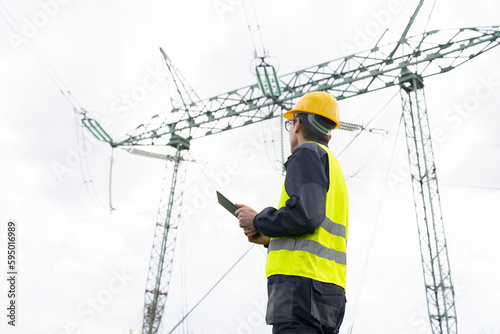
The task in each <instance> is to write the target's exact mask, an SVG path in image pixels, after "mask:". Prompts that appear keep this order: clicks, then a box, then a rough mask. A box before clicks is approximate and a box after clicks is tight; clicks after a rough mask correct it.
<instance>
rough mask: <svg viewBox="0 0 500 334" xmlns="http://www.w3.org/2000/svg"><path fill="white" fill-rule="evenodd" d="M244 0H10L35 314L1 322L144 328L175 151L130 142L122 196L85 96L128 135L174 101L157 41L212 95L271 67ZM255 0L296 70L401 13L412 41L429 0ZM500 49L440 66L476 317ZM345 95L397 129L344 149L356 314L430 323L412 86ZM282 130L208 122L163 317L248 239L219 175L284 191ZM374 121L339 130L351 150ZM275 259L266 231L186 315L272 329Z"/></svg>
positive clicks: (92, 329) (449, 192)
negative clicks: (168, 155) (222, 127)
mask: <svg viewBox="0 0 500 334" xmlns="http://www.w3.org/2000/svg"><path fill="white" fill-rule="evenodd" d="M246 3H247V5H248V6H247V7H248V10H247V14H248V15H247V16H249V17H250V18H251V20H253V17H254V16H253V9H252V7H251V2H250V1H247V2H246ZM243 4H244V3H243V1H237V0H231V1H230V0H207V1H201V0H196V1H195V0H185V1H158V0H145V1H141V2H138V1H117V0H110V1H95V0H93V1H79V0H64V1H63V0H40V1H32V0H29V1H22V2H21V1H14V0H3V1H1V3H0V14H1V18H0V57H1V59H0V110H1V112H0V127H1V128H0V244H1V246H0V249H1V252H2V253H3V254H5V252H6V232H7V222H8V221H9V220H11V219H13V220H15V221H16V222H17V225H18V248H19V254H18V271H19V276H18V285H17V292H18V299H17V302H18V310H17V323H18V326H17V327H16V328H15V329H13V328H12V327H11V326H7V324H6V323H7V318H6V316H5V315H6V311H3V313H4V314H5V315H3V314H2V315H1V316H0V319H2V320H1V321H0V331H1V332H2V333H4V332H7V333H30V334H32V333H41V334H49V333H53V334H56V333H57V334H59V333H110V334H114V333H117V334H118V333H125V332H127V333H128V331H129V330H135V333H138V331H139V329H140V327H141V323H142V312H143V303H144V289H145V285H146V277H147V270H148V265H149V258H150V252H151V246H152V240H153V227H154V223H155V219H156V212H157V209H158V205H159V198H160V191H161V185H162V180H163V173H164V162H162V161H160V160H154V159H149V158H144V157H139V156H135V155H131V154H129V153H128V152H126V151H124V150H122V149H119V148H118V149H115V150H114V160H113V175H112V182H111V202H112V205H113V207H114V208H115V209H116V210H114V211H113V212H110V192H109V189H110V157H111V148H110V147H109V145H107V144H106V143H99V142H97V141H95V140H93V139H92V136H91V135H90V134H89V133H85V138H84V139H83V140H80V143H85V146H84V147H83V151H85V152H86V153H87V154H86V157H87V159H84V158H83V157H81V156H79V155H78V153H77V152H78V149H77V148H78V145H79V144H78V141H77V136H76V134H77V126H75V125H76V122H75V113H74V110H73V108H74V106H75V105H77V106H82V107H83V108H85V109H86V110H87V111H88V112H89V114H88V115H89V116H90V117H92V118H95V119H99V120H101V123H103V124H106V127H107V129H108V132H109V134H110V136H111V137H112V138H113V139H118V138H121V137H123V136H124V135H125V134H127V133H128V132H130V131H131V130H132V129H134V128H135V127H136V126H137V125H139V124H141V123H143V122H147V121H148V119H149V118H150V117H151V116H152V115H155V114H157V113H159V112H167V111H169V110H170V100H169V92H168V87H167V84H166V79H165V75H164V73H165V67H164V64H163V61H162V57H161V54H160V52H159V47H163V48H164V49H165V51H166V52H167V53H168V54H169V56H170V57H171V59H172V61H173V62H174V63H175V64H176V66H177V68H178V69H179V70H180V72H181V73H182V74H183V75H184V77H185V78H186V80H187V81H188V82H189V83H190V84H191V85H192V87H193V88H194V90H195V91H196V93H197V94H198V96H200V97H201V98H208V97H211V96H214V95H217V94H220V93H224V92H226V91H229V90H233V89H236V88H239V87H243V86H246V85H250V84H253V83H255V82H256V78H255V76H254V75H253V74H252V68H251V62H252V57H253V56H252V48H253V47H252V40H251V38H250V34H249V32H248V29H247V27H246V20H245V16H246V15H245V9H244V6H243ZM254 4H255V12H256V13H257V18H258V21H259V23H260V26H261V31H262V36H263V40H264V43H265V46H266V48H267V49H268V51H269V53H270V55H271V56H273V57H275V58H273V60H272V61H273V62H274V64H276V65H277V67H278V70H279V74H286V73H289V72H292V71H295V70H297V69H301V68H304V67H308V66H312V65H315V64H318V63H321V62H325V61H328V60H333V59H336V58H339V57H342V56H345V55H347V54H348V52H350V53H352V52H357V51H362V50H364V49H369V48H371V47H372V46H373V45H374V44H375V43H376V42H377V40H378V39H379V37H380V36H381V35H382V33H383V32H384V30H385V29H386V28H389V27H390V31H389V32H388V33H386V35H385V36H384V39H383V41H384V42H385V43H388V42H391V41H394V40H395V39H397V38H398V37H399V35H400V34H401V33H402V31H403V29H404V26H405V24H406V22H407V21H408V20H409V17H410V16H411V13H412V11H413V10H414V8H415V7H416V4H417V1H408V0H399V1H398V0H387V1H380V0H377V1H364V2H361V1H326V0H313V1H307V2H306V1H284V0H276V1H263V0H254ZM499 12H500V4H499V3H498V1H494V0H478V1H473V2H472V1H465V0H459V1H452V0H446V1H437V2H436V4H435V7H434V11H433V14H432V17H431V20H430V22H429V25H428V29H449V28H459V27H474V26H491V25H496V24H500V22H499V17H498V13H499ZM425 22H426V20H425V18H424V19H422V20H421V21H419V22H418V24H419V25H420V26H419V27H421V26H423V25H425ZM418 29H421V28H418ZM418 29H417V30H416V31H414V33H421V32H422V31H421V30H420V31H418ZM499 57H500V48H494V49H493V50H491V51H489V52H487V53H485V54H483V55H481V56H480V57H478V58H476V59H473V60H472V61H470V62H468V63H466V64H464V65H462V66H460V67H458V68H456V69H454V70H453V71H451V72H449V73H446V74H443V75H439V76H434V77H431V78H428V79H426V80H425V85H426V86H425V94H426V102H427V107H428V112H429V120H430V125H431V127H432V129H433V131H436V133H437V134H438V136H436V138H434V154H435V162H436V168H437V174H438V179H439V185H440V188H439V190H440V196H441V202H442V211H443V218H444V225H445V232H446V238H447V243H448V251H449V261H450V265H451V272H452V279H453V283H454V286H455V294H456V298H455V300H456V310H457V315H458V329H459V332H461V333H477V334H486V333H500V322H499V320H498V312H499V311H500V309H499V301H500V290H499V289H498V282H499V281H500V266H499V263H500V244H499V243H498V238H499V236H500V227H499V226H500V225H499V223H500V218H499V217H500V206H499V205H498V203H500V179H499V172H500V155H499V153H500V132H499V131H498V129H497V125H498V124H500V113H499V111H500V69H499V67H498V59H499ZM61 89H62V90H63V91H64V92H65V94H64V95H63V94H62V93H61V92H60V90H61ZM68 91H69V92H71V95H70V94H69V93H68ZM70 96H71V97H72V98H69V97H70ZM75 99H76V102H75ZM69 100H71V101H73V104H72V103H70V102H69ZM340 110H341V119H342V120H344V121H347V122H352V123H357V124H367V123H368V122H370V121H372V122H371V123H370V124H369V127H370V128H377V129H382V130H384V131H375V132H372V133H370V132H364V133H362V134H361V135H359V136H358V137H357V139H356V140H355V141H354V142H353V144H352V145H350V146H349V147H348V148H347V149H346V150H345V151H344V152H343V153H342V154H340V156H339V160H340V163H341V164H342V166H343V168H344V173H345V175H346V178H348V180H347V185H348V189H349V193H350V202H351V208H350V230H349V249H348V258H349V267H348V283H347V284H348V287H347V299H348V304H347V305H348V307H347V313H346V316H345V320H344V325H343V327H342V330H341V333H348V329H349V328H352V333H355V334H363V333H370V334H378V333H396V334H417V333H430V327H429V324H428V320H427V310H426V299H425V289H424V283H423V275H422V269H421V261H420V252H419V244H418V235H417V224H416V220H415V213H414V206H413V195H412V189H411V183H410V178H409V174H408V163H407V149H406V141H405V136H404V129H403V128H402V127H401V128H399V132H398V124H399V120H400V116H401V101H400V96H399V92H398V89H397V88H396V87H393V88H390V89H386V90H382V91H379V92H375V93H370V94H365V95H363V96H359V97H356V98H352V99H347V100H343V101H341V102H340ZM280 133H281V132H280V124H279V120H278V119H275V120H273V121H270V122H265V123H260V124H255V125H252V126H249V127H246V128H241V129H237V130H232V131H230V132H225V133H222V134H218V135H214V136H210V137H206V138H203V139H197V140H195V141H193V142H192V146H191V150H190V154H191V158H192V159H194V160H196V162H189V163H187V174H186V183H185V193H184V205H183V216H182V217H183V218H182V219H181V224H180V228H179V233H178V239H177V247H176V253H175V259H174V265H173V271H172V277H171V285H170V290H169V296H168V299H167V303H166V308H165V314H164V316H163V331H164V332H165V333H167V332H168V331H169V330H170V329H171V328H172V327H173V326H174V325H175V324H177V323H178V321H179V320H180V319H181V318H182V316H183V314H184V313H185V312H186V310H189V309H191V307H192V306H193V305H195V304H196V303H197V302H198V301H199V300H200V298H201V297H202V296H203V295H204V294H205V293H206V292H207V291H208V290H209V289H210V288H211V287H212V286H213V285H214V284H215V282H217V281H218V280H219V279H220V278H221V277H222V275H223V274H224V273H225V272H226V271H227V270H228V269H229V268H230V267H231V266H232V265H233V264H234V263H235V262H236V261H237V260H238V259H239V258H240V257H241V256H242V255H243V253H244V252H245V251H247V250H248V248H249V247H250V244H248V243H247V241H246V238H245V237H244V235H243V234H242V233H241V231H240V230H239V228H238V227H237V222H236V221H235V219H234V218H232V216H231V215H229V214H228V213H227V212H225V211H224V210H223V209H222V208H221V207H220V206H219V205H218V204H217V202H216V198H215V195H214V194H213V193H212V189H213V188H218V189H219V190H221V191H222V192H223V193H225V194H226V195H227V196H228V197H229V198H230V199H232V200H234V201H236V202H242V203H245V204H247V205H250V206H252V207H254V208H255V209H257V210H260V209H262V208H264V207H266V206H273V205H276V204H277V201H278V197H279V193H280V190H281V185H282V182H283V175H282V173H281V171H280V170H279V167H278V166H279V164H280V161H281V140H280ZM356 134H357V133H347V132H343V131H340V130H338V131H335V133H334V136H333V139H332V141H331V142H330V147H331V148H332V150H333V152H334V153H336V154H339V153H341V152H342V151H343V148H344V147H345V146H346V145H347V144H348V143H349V142H350V141H351V140H352V139H353V138H354V136H355V135H356ZM155 150H156V152H163V153H165V150H164V149H162V148H155ZM284 151H285V156H286V155H287V154H288V152H289V148H288V142H287V139H286V138H285V141H284ZM393 152H394V153H393ZM391 157H392V159H391ZM82 166H88V170H89V171H90V176H88V175H86V174H84V176H82ZM84 170H87V169H86V168H85V169H84ZM169 173H171V172H170V171H167V175H168V176H169V175H170V174H169ZM351 176H352V177H351ZM84 181H87V182H84ZM90 181H91V182H90ZM0 259H1V261H2V262H3V263H2V264H0V267H1V268H6V263H5V261H6V255H1V256H0ZM264 265H265V250H264V248H262V247H258V246H255V247H253V248H252V249H251V250H250V251H249V253H248V254H247V255H246V256H245V257H244V258H243V259H242V260H241V261H240V262H239V263H238V264H237V266H235V268H234V269H233V270H232V271H231V273H230V274H228V275H227V276H226V277H225V278H224V280H223V281H222V282H221V284H220V285H219V286H217V287H216V288H215V289H214V290H213V291H212V292H211V293H210V294H209V295H208V296H207V298H206V299H205V300H204V301H203V302H202V303H201V304H200V305H199V306H198V308H196V309H195V310H194V311H193V312H192V313H191V315H190V316H189V317H188V319H187V321H186V322H185V323H184V325H183V326H179V327H178V329H177V330H176V332H175V333H194V334H197V333H214V334H221V333H222V334H233V333H271V328H270V327H269V326H266V325H265V323H264V312H265V302H266V299H267V295H266V278H265V275H264ZM2 272H3V274H1V277H2V279H1V280H0V303H1V304H2V309H4V310H5V307H6V305H7V304H6V303H7V298H6V295H7V284H6V280H5V279H4V278H3V277H4V276H6V275H7V274H6V269H5V270H4V269H2ZM183 312H184V313H183Z"/></svg>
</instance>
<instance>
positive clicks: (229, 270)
mask: <svg viewBox="0 0 500 334" xmlns="http://www.w3.org/2000/svg"><path fill="white" fill-rule="evenodd" d="M253 246H255V244H252V245H251V246H250V248H248V250H247V251H246V252H245V253H243V255H242V256H241V257H240V258H239V259H238V260H237V261H236V262H235V263H234V264H233V265H232V266H231V267H230V268H229V269H228V270H227V271H226V272H225V273H224V275H222V277H221V278H220V279H219V280H218V281H217V282H216V283H215V284H214V285H213V286H212V287H211V288H210V290H208V292H207V293H206V294H205V295H204V296H203V297H201V299H200V300H199V301H198V302H197V303H196V304H195V305H194V306H193V307H192V308H191V309H190V310H189V312H188V313H186V315H185V316H184V317H183V318H182V319H181V320H180V321H179V322H178V323H177V324H176V325H175V326H174V327H173V328H172V329H171V330H170V331H169V332H168V334H171V333H173V331H174V330H175V329H176V328H177V327H179V325H180V324H181V323H182V322H183V321H184V320H185V319H186V318H187V317H188V316H189V315H190V314H191V312H193V311H194V309H195V308H196V307H198V305H200V303H201V302H202V301H203V300H204V299H205V298H207V296H208V295H209V294H210V293H211V292H212V291H213V290H214V289H215V288H216V287H217V285H219V283H220V282H221V281H222V280H223V279H224V278H225V277H226V276H227V275H228V274H229V273H230V272H231V270H233V268H234V267H236V265H237V264H238V263H239V262H240V261H241V260H243V258H244V257H245V256H246V255H247V254H248V253H249V252H250V250H252V248H253Z"/></svg>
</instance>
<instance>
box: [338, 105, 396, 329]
mask: <svg viewBox="0 0 500 334" xmlns="http://www.w3.org/2000/svg"><path fill="white" fill-rule="evenodd" d="M402 120H403V115H402V114H401V118H400V119H399V125H398V131H397V133H399V130H400V128H401V123H402ZM398 138H399V136H398V135H396V137H395V139H394V145H393V147H392V152H391V157H390V159H389V164H388V166H387V170H386V173H385V179H384V180H385V184H384V192H383V193H382V195H381V197H380V199H379V203H378V206H377V212H376V214H375V222H374V224H373V229H372V233H371V236H370V241H369V243H368V248H367V251H366V255H365V260H364V262H363V266H362V268H363V269H362V271H361V281H360V283H359V288H358V294H357V295H356V299H355V300H354V307H353V312H352V317H351V323H350V326H349V327H348V328H349V329H348V334H352V331H353V328H354V322H355V321H354V320H355V318H356V314H357V310H358V306H359V301H360V299H361V295H362V291H363V286H364V283H365V280H366V275H367V270H368V263H369V261H370V256H371V253H372V251H371V250H372V248H373V243H374V241H375V233H376V232H377V225H378V223H379V217H380V212H381V211H382V205H383V202H384V198H385V192H387V186H388V182H387V181H388V179H389V174H390V170H391V166H392V161H393V159H394V155H395V152H396V144H397V140H398Z"/></svg>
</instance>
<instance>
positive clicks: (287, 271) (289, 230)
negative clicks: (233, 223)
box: [236, 92, 348, 334]
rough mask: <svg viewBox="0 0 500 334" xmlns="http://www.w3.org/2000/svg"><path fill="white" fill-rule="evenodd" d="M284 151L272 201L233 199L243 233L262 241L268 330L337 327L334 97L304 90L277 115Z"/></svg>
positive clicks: (339, 274)
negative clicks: (278, 189)
mask: <svg viewBox="0 0 500 334" xmlns="http://www.w3.org/2000/svg"><path fill="white" fill-rule="evenodd" d="M283 116H284V117H285V118H286V119H288V120H287V121H286V122H285V128H286V129H287V130H288V131H289V141H290V151H291V153H292V154H291V156H290V157H289V158H288V161H287V163H286V164H285V168H286V169H287V174H286V177H285V182H284V184H283V189H282V193H281V197H280V200H279V205H278V208H277V209H276V208H272V207H268V208H265V209H264V210H262V211H261V212H260V213H257V212H256V211H255V210H253V209H252V208H250V207H248V206H246V205H243V204H236V205H237V206H238V207H239V209H238V210H237V211H236V215H237V216H238V219H239V224H240V227H242V228H243V229H244V233H245V235H246V236H247V237H248V240H249V241H250V242H253V243H257V244H262V245H265V246H266V247H267V248H268V254H267V263H266V276H267V278H268V283H267V284H268V305H267V314H266V322H267V323H268V324H270V325H273V333H275V334H293V333H297V334H308V333H311V334H312V333H314V334H316V333H322V334H327V333H328V334H332V333H338V332H339V328H340V325H341V323H342V320H343V317H344V311H345V302H346V299H345V285H346V245H347V231H348V196H347V189H346V185H345V179H344V175H343V173H342V169H341V168H340V165H339V163H338V161H337V159H336V158H335V156H334V155H333V153H332V152H331V151H330V149H329V148H328V146H327V145H328V142H329V141H330V139H331V134H330V132H331V131H332V130H333V129H336V128H338V127H340V122H339V109H338V104H337V101H336V99H335V98H334V97H333V96H332V95H330V94H328V93H326V92H310V93H307V94H305V95H304V96H302V97H301V98H300V100H299V101H298V102H297V104H296V105H295V107H294V109H292V110H290V111H288V112H286V113H285V114H284V115H283Z"/></svg>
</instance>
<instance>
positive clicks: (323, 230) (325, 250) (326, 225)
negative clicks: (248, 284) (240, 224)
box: [266, 143, 349, 289]
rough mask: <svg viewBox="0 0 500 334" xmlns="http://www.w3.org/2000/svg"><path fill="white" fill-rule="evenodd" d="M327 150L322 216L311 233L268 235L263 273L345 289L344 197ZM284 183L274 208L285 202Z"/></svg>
mask: <svg viewBox="0 0 500 334" xmlns="http://www.w3.org/2000/svg"><path fill="white" fill-rule="evenodd" d="M315 144H317V145H319V146H320V147H321V148H322V149H323V150H325V151H326V152H327V153H328V166H329V180H330V184H329V187H328V191H327V193H326V218H325V220H324V221H323V222H322V223H321V224H320V225H319V226H318V227H317V228H316V230H315V231H314V233H312V234H304V235H301V236H298V237H280V238H271V241H270V243H269V247H268V253H267V263H266V275H267V277H269V276H272V275H278V274H280V275H293V276H302V277H308V278H312V279H315V280H318V281H321V282H326V283H334V284H337V285H339V286H341V287H343V288H344V289H345V285H346V247H347V234H348V226H349V225H348V221H349V218H348V206H349V201H348V196H347V187H346V185H345V179H344V174H343V173H342V169H341V168H340V164H339V162H338V161H337V159H336V158H335V156H334V155H333V153H332V152H331V151H330V149H329V148H328V147H326V146H324V145H321V144H318V143H315ZM289 198H290V197H289V196H288V194H287V192H286V189H285V184H284V183H283V189H282V192H281V197H280V201H279V204H278V209H279V208H281V207H283V206H285V205H286V201H287V200H288V199H289Z"/></svg>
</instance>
